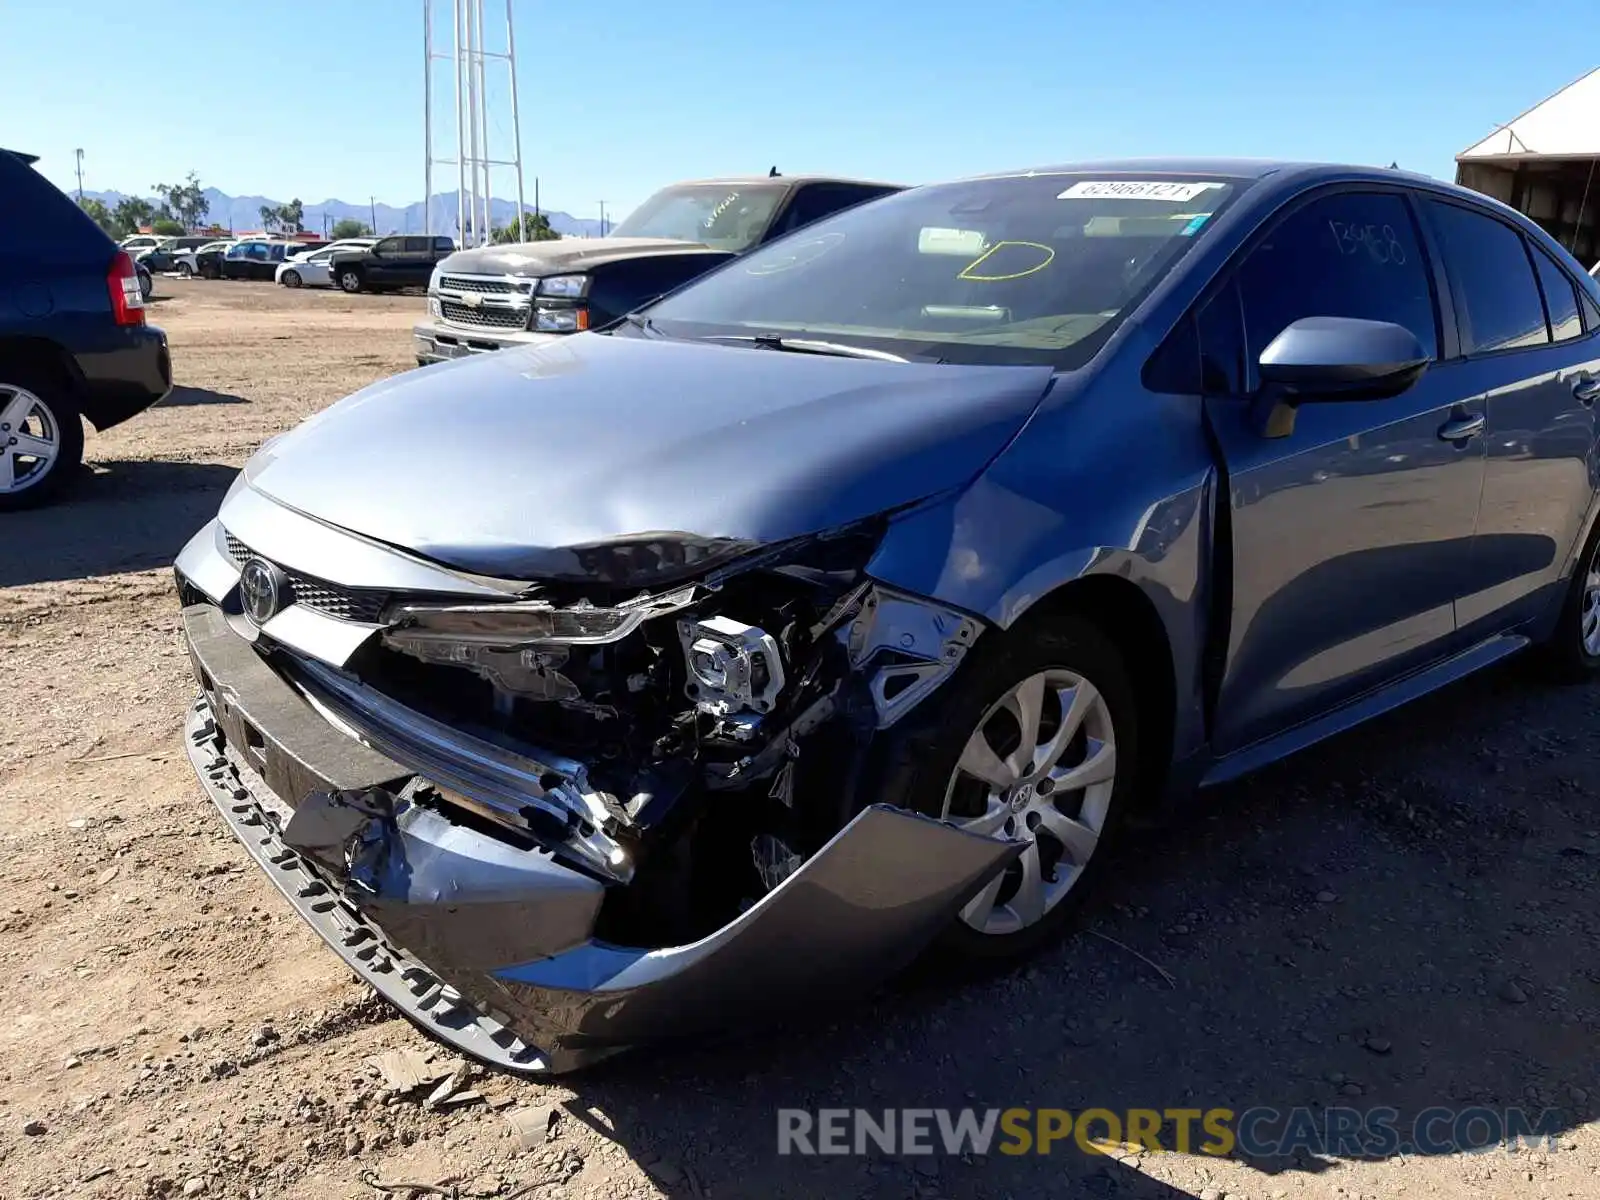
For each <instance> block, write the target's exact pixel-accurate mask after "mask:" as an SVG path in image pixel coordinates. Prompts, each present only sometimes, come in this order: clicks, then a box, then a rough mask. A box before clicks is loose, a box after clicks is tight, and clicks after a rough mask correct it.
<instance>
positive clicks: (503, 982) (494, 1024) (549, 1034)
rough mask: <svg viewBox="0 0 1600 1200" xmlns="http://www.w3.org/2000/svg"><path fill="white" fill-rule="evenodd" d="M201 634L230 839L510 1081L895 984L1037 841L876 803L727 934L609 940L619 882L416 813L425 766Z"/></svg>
mask: <svg viewBox="0 0 1600 1200" xmlns="http://www.w3.org/2000/svg"><path fill="white" fill-rule="evenodd" d="M184 630H185V636H186V638H187V641H188V644H189V651H190V656H191V660H192V662H193V665H194V669H195V674H196V677H197V678H198V679H199V681H200V683H201V687H202V691H203V695H202V697H201V698H200V699H199V700H197V701H196V703H195V705H194V708H193V710H192V711H191V713H190V717H189V722H188V729H187V737H186V743H187V749H188V753H189V758H190V761H191V762H192V763H193V765H194V767H195V771H196V773H197V774H198V775H199V777H200V781H201V783H202V784H203V786H204V787H205V790H206V793H207V794H208V795H209V796H210V797H211V799H212V801H213V802H214V803H215V804H216V806H217V808H218V810H219V811H220V812H221V813H222V816H223V819H224V820H225V821H226V822H227V824H228V827H229V828H230V829H231V830H232V831H233V833H234V835H235V836H236V837H237V838H238V839H239V841H240V842H241V843H242V844H243V845H244V847H245V849H246V850H248V851H249V853H250V854H251V856H252V857H253V858H255V860H256V861H257V863H258V864H259V865H260V866H261V867H262V869H263V870H264V871H266V873H267V875H268V877H269V878H271V879H272V881H273V882H274V884H275V885H276V886H277V887H278V889H279V890H280V891H281V892H282V893H283V894H284V896H285V898H287V899H288V901H289V902H290V904H291V905H293V906H294V908H295V910H296V911H297V912H299V913H300V915H301V916H302V917H303V918H305V920H306V921H307V923H308V924H310V925H311V927H312V928H313V929H315V930H316V931H317V933H318V934H319V935H321V937H322V938H323V940H324V941H326V942H327V943H328V945H329V946H330V947H331V948H332V949H333V950H334V952H335V953H337V954H338V955H339V956H340V957H341V958H342V959H344V961H345V962H346V963H347V964H348V965H349V966H350V967H351V969H352V970H354V971H355V973H356V974H357V976H359V977H360V978H362V979H364V980H366V981H367V982H368V983H370V984H372V986H373V987H374V988H376V989H377V990H378V992H379V993H380V994H382V995H383V996H384V997H385V998H386V999H388V1000H389V1001H390V1002H391V1003H393V1004H395V1005H396V1006H397V1007H398V1008H399V1009H401V1011H402V1012H404V1013H405V1014H406V1015H407V1016H408V1017H410V1018H411V1019H412V1020H413V1021H415V1022H416V1023H417V1024H418V1025H420V1026H421V1027H422V1028H424V1029H425V1030H427V1031H428V1032H430V1033H431V1034H433V1035H434V1036H435V1037H438V1038H439V1039H441V1040H443V1041H445V1042H447V1043H449V1044H450V1045H452V1046H453V1047H455V1048H456V1049H458V1050H460V1051H461V1052H462V1053H464V1054H467V1055H470V1056H472V1057H474V1058H477V1059H480V1060H482V1061H484V1062H486V1063H489V1064H491V1065H493V1066H496V1067H499V1068H501V1069H504V1070H508V1071H514V1072H521V1073H536V1072H552V1071H563V1070H570V1069H573V1068H576V1067H580V1066H583V1065H585V1064H587V1063H590V1062H593V1061H596V1060H598V1059H600V1058H604V1057H606V1056H608V1055H611V1054H614V1053H616V1052H618V1051H620V1050H624V1049H627V1048H630V1047H633V1046H638V1045H643V1044H646V1043H652V1042H660V1041H666V1040H674V1039H680V1038H689V1037H696V1036H703V1035H705V1034H708V1033H713V1032H717V1031H720V1030H724V1029H727V1028H729V1027H731V1026H736V1025H746V1024H750V1023H752V1022H754V1021H764V1020H768V1019H771V1018H774V1017H777V1016H781V1015H783V1014H784V1013H785V1012H792V1011H795V1010H797V1009H801V1010H804V1009H813V1008H815V1006H816V1004H817V1003H818V1002H819V1001H822V1000H827V999H838V998H839V997H840V994H841V993H847V992H852V991H858V990H860V989H861V988H863V987H866V986H869V985H871V984H874V983H876V982H879V981H881V980H882V979H884V978H885V977H887V976H888V975H890V974H892V973H893V972H894V971H896V970H898V969H899V968H900V967H901V966H903V965H904V964H905V963H906V962H908V961H909V960H910V959H911V958H912V957H913V956H914V955H915V954H917V953H918V952H919V951H920V950H921V949H922V948H923V947H924V946H925V945H926V944H927V943H928V942H929V941H930V940H932V938H933V937H934V936H935V935H937V933H938V932H939V931H940V930H941V929H943V928H944V927H945V926H946V925H947V924H948V923H949V922H950V921H951V920H953V919H954V918H955V914H956V913H957V911H958V910H959V909H960V907H961V906H962V905H963V904H965V903H966V902H967V901H968V900H969V899H970V898H971V897H972V896H973V895H974V894H975V893H976V892H977V890H978V889H979V888H980V887H981V886H982V885H983V884H984V883H985V882H986V881H987V880H988V879H990V878H991V877H992V876H993V874H994V873H995V872H996V871H998V870H1000V869H1002V868H1003V867H1004V866H1006V865H1007V864H1008V863H1009V862H1010V861H1011V860H1012V859H1013V858H1014V857H1015V855H1016V854H1017V852H1018V851H1019V850H1020V848H1021V844H1020V843H1012V842H998V841H994V840H991V839H988V838H982V837H976V836H974V835H971V834H968V833H964V832H962V831H959V830H956V829H954V828H952V827H950V826H948V825H944V824H942V823H940V822H937V821H933V820H930V819H928V818H925V817H921V816H916V815H914V814H911V813H907V812H905V811H902V810H899V809H894V808H889V807H885V806H873V807H869V808H867V809H865V810H863V811H862V812H861V813H859V814H858V815H857V816H856V817H855V819H854V820H852V821H851V822H850V823H849V824H848V825H847V826H846V827H845V828H844V829H843V830H842V831H841V832H840V833H838V834H837V835H836V836H835V837H834V838H833V839H832V840H831V841H830V842H828V844H827V845H825V846H824V847H823V848H822V849H821V850H820V851H818V852H817V854H815V855H814V856H813V857H812V858H811V859H810V860H809V861H807V862H806V863H805V864H804V865H803V866H802V867H801V868H800V869H799V870H797V871H796V872H795V873H794V874H793V875H791V876H790V877H789V878H788V879H787V880H785V881H784V882H783V883H782V884H781V885H780V886H779V887H778V888H776V889H775V890H773V891H772V892H771V893H769V894H768V895H766V896H765V897H763V898H762V899H761V900H760V901H759V902H758V903H756V904H755V905H753V906H752V907H751V908H749V909H748V910H746V911H745V912H744V913H742V914H741V915H740V916H739V917H737V918H736V919H735V920H733V921H732V922H730V923H729V924H727V925H725V926H724V927H722V928H721V929H719V930H718V931H717V932H716V933H714V934H712V935H710V936H709V937H706V938H703V939H701V940H700V941H697V942H694V943H691V944H689V945H685V946H675V947H668V948H662V949H642V948H634V947H622V946H613V945H608V944H605V943H602V942H599V941H596V940H595V939H594V938H593V937H592V930H593V923H594V919H595V916H596V914H597V913H598V912H599V908H600V904H601V902H602V900H603V898H604V891H605V887H606V886H608V885H606V884H602V883H601V882H599V881H597V880H595V879H593V878H591V877H589V876H588V875H585V874H582V873H580V872H578V871H576V870H572V869H570V868H568V867H565V866H563V865H561V864H559V863H557V862H555V861H554V860H553V859H552V858H551V857H550V856H549V855H547V854H545V853H543V852H541V851H540V850H537V849H526V848H519V847H517V846H514V845H512V844H510V843H509V842H508V841H503V840H501V839H500V838H498V837H496V836H493V835H492V834H490V833H487V832H483V831H481V829H480V828H475V827H469V826H468V825H466V824H461V823H457V822H456V821H455V820H453V819H452V818H451V816H450V815H448V813H446V812H445V811H443V810H438V809H434V808H430V807H425V806H421V805H417V804H413V803H411V802H410V800H409V799H408V795H409V790H410V788H411V786H412V783H413V779H414V776H413V774H412V772H411V771H410V769H409V768H408V767H406V766H405V765H404V764H401V763H399V762H396V761H395V760H393V759H391V758H388V757H386V756H384V755H383V754H380V753H378V752H377V751H375V750H373V749H371V748H370V747H368V746H366V745H363V744H362V743H360V742H358V741H356V740H354V739H353V738H350V737H349V736H347V735H346V734H344V733H343V732H341V731H340V730H338V729H336V728H335V727H334V726H333V725H332V724H331V723H329V721H328V720H326V719H325V718H324V717H323V716H322V715H321V714H320V713H319V712H317V711H316V709H315V708H313V707H312V706H311V705H310V704H308V703H307V702H306V700H305V699H304V698H303V697H302V696H301V695H300V693H299V692H297V691H296V690H295V689H294V688H293V687H291V686H290V685H289V684H288V683H287V682H286V681H285V680H284V679H283V678H282V677H280V676H279V675H278V674H277V673H276V672H275V671H274V670H273V669H272V668H271V667H270V666H269V665H268V664H267V663H266V662H265V661H264V660H263V659H262V658H261V657H260V656H259V655H258V654H257V653H256V652H255V650H254V649H253V648H252V647H251V646H250V645H249V643H248V642H246V641H245V640H244V639H243V638H241V637H240V636H239V635H238V634H236V633H235V632H234V631H233V630H232V628H230V626H229V625H228V622H227V619H226V618H225V617H224V616H223V615H222V613H221V612H220V610H218V609H216V608H214V607H213V606H210V605H206V604H195V605H191V606H190V607H188V608H186V609H185V610H184ZM372 813H378V814H383V815H369V814H372ZM330 829H332V830H334V831H335V836H333V837H332V838H331V839H325V838H324V837H323V833H325V832H326V831H327V830H330ZM319 831H322V832H319ZM352 835H353V836H354V839H355V844H358V845H360V846H362V847H363V848H364V849H363V854H362V856H361V857H362V861H364V862H365V863H367V864H368V865H369V866H370V869H368V870H363V871H357V870H356V869H355V868H354V867H352V866H351V865H350V862H351V859H350V858H349V856H348V855H347V854H346V853H345V850H347V849H348V846H349V845H350V844H352V843H351V842H350V837H351V836H352ZM340 840H343V842H344V845H343V847H341V846H339V845H335V844H334V843H336V842H338V841H340ZM609 886H623V885H615V884H612V885H609Z"/></svg>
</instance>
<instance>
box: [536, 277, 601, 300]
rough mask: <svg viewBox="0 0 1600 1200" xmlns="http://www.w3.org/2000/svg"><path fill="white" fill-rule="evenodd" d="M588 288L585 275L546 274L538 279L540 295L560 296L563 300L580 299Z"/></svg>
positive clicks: (587, 278) (587, 279)
mask: <svg viewBox="0 0 1600 1200" xmlns="http://www.w3.org/2000/svg"><path fill="white" fill-rule="evenodd" d="M588 289H589V277H588V276H587V275H547V276H545V278H543V279H541V280H539V287H538V292H539V295H541V296H560V297H561V298H562V299H564V300H577V299H580V298H581V297H582V296H583V294H584V292H586V291H588Z"/></svg>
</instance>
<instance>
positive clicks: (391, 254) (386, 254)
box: [365, 237, 401, 283]
mask: <svg viewBox="0 0 1600 1200" xmlns="http://www.w3.org/2000/svg"><path fill="white" fill-rule="evenodd" d="M400 253H401V240H400V239H399V238H397V237H390V238H384V239H383V240H382V241H381V242H379V243H378V244H377V245H375V246H373V248H372V249H371V250H370V251H368V252H367V261H366V264H365V266H366V272H367V278H368V279H369V280H370V281H372V282H373V283H388V282H389V280H390V279H391V278H393V276H394V268H395V260H396V259H397V258H398V257H399V255H400Z"/></svg>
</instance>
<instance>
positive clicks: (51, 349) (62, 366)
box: [0, 334, 84, 400]
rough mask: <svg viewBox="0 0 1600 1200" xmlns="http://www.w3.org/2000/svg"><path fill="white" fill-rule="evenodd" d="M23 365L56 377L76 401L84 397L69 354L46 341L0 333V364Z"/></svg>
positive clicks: (78, 375)
mask: <svg viewBox="0 0 1600 1200" xmlns="http://www.w3.org/2000/svg"><path fill="white" fill-rule="evenodd" d="M8 362H23V363H27V364H29V365H30V366H34V367H42V368H44V369H45V370H48V371H49V372H51V373H52V374H53V375H55V376H56V378H57V379H58V380H60V382H61V383H62V385H63V386H65V387H66V388H68V389H69V390H70V391H71V392H72V395H73V399H74V400H76V399H78V398H79V397H81V396H82V394H83V388H84V379H83V375H82V373H81V372H80V371H79V370H78V364H77V363H76V362H75V361H74V360H73V357H72V355H70V354H68V353H67V352H66V351H65V350H64V349H62V348H61V347H60V346H58V345H57V344H56V343H55V342H52V341H51V340H50V339H49V338H42V337H23V336H19V335H8V334H0V365H3V364H5V363H8Z"/></svg>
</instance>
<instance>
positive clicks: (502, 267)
mask: <svg viewBox="0 0 1600 1200" xmlns="http://www.w3.org/2000/svg"><path fill="white" fill-rule="evenodd" d="M709 249H710V247H708V246H704V245H702V244H701V243H699V242H680V241H675V240H673V239H671V238H619V237H603V238H562V239H558V240H556V241H549V242H514V243H511V244H508V245H504V246H479V247H476V248H474V249H471V250H457V251H456V252H455V253H454V254H452V255H450V256H449V257H448V258H446V259H444V260H443V261H442V262H441V263H440V264H439V269H440V270H441V271H459V272H462V273H464V274H476V275H527V276H530V277H534V276H540V275H552V274H556V273H558V272H561V271H581V270H587V269H588V268H590V267H597V266H599V265H600V264H601V263H607V262H615V261H616V260H618V259H623V258H641V257H644V256H647V255H650V254H668V253H672V254H682V253H684V252H685V251H694V250H706V251H709Z"/></svg>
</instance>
